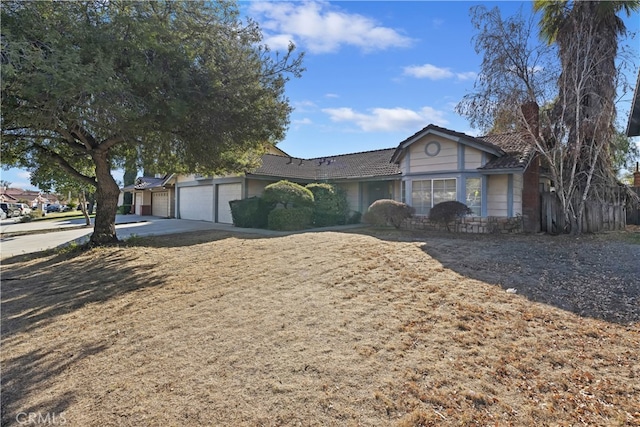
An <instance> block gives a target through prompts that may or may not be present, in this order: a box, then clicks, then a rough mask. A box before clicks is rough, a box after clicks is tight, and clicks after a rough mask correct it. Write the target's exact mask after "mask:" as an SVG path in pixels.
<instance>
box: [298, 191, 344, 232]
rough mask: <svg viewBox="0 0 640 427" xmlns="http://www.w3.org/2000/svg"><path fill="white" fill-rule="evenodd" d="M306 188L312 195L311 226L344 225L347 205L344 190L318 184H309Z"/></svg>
mask: <svg viewBox="0 0 640 427" xmlns="http://www.w3.org/2000/svg"><path fill="white" fill-rule="evenodd" d="M306 188H307V189H309V190H310V191H311V192H312V193H313V199H314V203H313V218H312V221H313V225H315V226H316V227H327V226H330V225H343V224H345V223H346V221H347V214H348V213H349V205H348V203H347V195H346V193H345V192H344V190H342V189H341V188H338V187H336V186H334V185H331V184H318V183H313V184H309V185H307V187H306Z"/></svg>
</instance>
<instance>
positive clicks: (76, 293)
mask: <svg viewBox="0 0 640 427" xmlns="http://www.w3.org/2000/svg"><path fill="white" fill-rule="evenodd" d="M83 255H84V253H78V252H74V253H59V254H57V255H53V256H44V257H43V255H40V256H38V255H35V254H33V255H23V256H19V257H14V258H12V259H11V261H13V262H17V261H18V260H34V262H28V261H26V262H24V263H22V264H20V265H19V266H18V267H12V266H11V263H9V264H7V262H6V260H3V264H4V265H3V272H2V301H1V307H2V326H1V330H2V339H3V340H5V339H7V338H8V337H10V336H12V335H14V334H16V333H20V332H29V331H30V330H31V329H32V328H34V327H37V325H38V324H39V323H40V322H41V321H43V320H47V319H51V318H53V317H56V316H59V315H62V314H66V313H70V312H72V311H74V310H77V309H79V308H81V307H83V306H85V305H87V304H91V303H96V302H104V301H107V300H109V299H111V298H113V297H114V296H118V295H123V294H126V293H128V292H131V291H135V290H137V289H141V288H146V287H151V286H158V285H162V284H164V283H165V281H164V280H163V278H162V277H154V276H153V274H152V271H153V267H155V264H144V263H139V264H137V265H136V266H135V267H127V268H123V267H122V265H123V262H124V261H126V258H125V257H126V255H125V253H124V252H117V251H116V252H114V251H103V252H94V253H93V254H92V256H83Z"/></svg>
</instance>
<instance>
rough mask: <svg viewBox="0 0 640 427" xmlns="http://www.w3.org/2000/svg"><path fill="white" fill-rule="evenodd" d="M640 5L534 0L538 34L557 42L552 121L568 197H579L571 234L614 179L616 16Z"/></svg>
mask: <svg viewBox="0 0 640 427" xmlns="http://www.w3.org/2000/svg"><path fill="white" fill-rule="evenodd" d="M639 8H640V1H639V0H633V1H567V0H564V1H549V0H535V1H534V10H536V11H538V12H541V13H542V17H541V20H540V35H541V37H542V38H543V39H544V40H545V41H546V42H547V43H550V44H551V43H556V44H557V46H558V56H559V59H560V64H561V68H562V73H561V75H560V78H559V80H558V90H559V95H558V98H557V102H556V104H555V106H554V108H553V116H554V117H553V121H554V122H555V123H558V124H561V125H562V126H561V127H562V128H563V132H564V134H563V135H562V137H557V138H555V140H556V141H558V143H563V144H566V150H567V151H566V152H567V153H568V154H567V164H566V167H565V168H564V172H565V173H566V176H565V178H566V182H565V183H564V184H565V185H566V186H567V188H568V189H569V191H568V196H569V199H571V196H573V195H578V196H579V200H580V203H579V206H573V207H572V211H573V215H572V216H571V218H568V219H569V220H570V222H571V223H572V224H573V225H572V231H575V232H579V231H580V226H581V217H582V214H583V212H584V202H585V201H586V200H587V199H588V198H600V199H601V198H602V194H605V193H606V189H607V187H609V186H611V185H613V184H614V183H615V172H614V170H613V167H612V162H611V152H610V144H611V142H612V141H613V139H614V138H613V137H614V135H615V127H614V120H615V115H616V110H615V99H616V86H617V79H618V70H617V68H616V64H615V60H616V57H617V55H618V37H619V36H621V35H624V34H625V33H626V28H625V25H624V22H623V20H622V19H621V18H620V16H618V15H619V14H620V13H621V12H624V13H626V14H627V15H629V14H631V12H633V11H637V10H638V9H639ZM603 141H604V142H606V143H604V144H603ZM603 190H604V191H603ZM568 203H569V204H570V202H568ZM565 212H568V211H565ZM574 227H575V228H576V229H574Z"/></svg>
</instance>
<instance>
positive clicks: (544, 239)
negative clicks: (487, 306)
mask: <svg viewBox="0 0 640 427" xmlns="http://www.w3.org/2000/svg"><path fill="white" fill-rule="evenodd" d="M357 232H358V231H357ZM360 233H365V234H368V235H371V236H373V237H377V238H380V239H383V240H390V241H419V242H424V245H423V246H422V250H423V251H424V252H425V253H427V254H428V255H429V256H430V257H431V258H433V259H435V260H437V261H438V262H440V263H441V264H442V265H443V267H445V268H448V269H451V270H453V271H455V272H457V273H459V274H461V275H463V276H465V277H468V278H471V279H476V280H480V281H482V282H485V283H489V284H495V285H498V286H501V287H502V288H504V289H505V290H507V289H514V290H515V291H516V292H517V294H519V295H523V296H525V297H526V298H528V299H530V300H532V301H536V302H541V303H544V304H549V305H553V306H555V307H557V308H560V309H562V310H566V311H570V312H572V313H575V314H577V315H579V316H582V317H591V318H597V319H601V320H605V321H608V322H612V323H618V324H629V323H633V322H638V321H640V245H637V244H631V243H629V242H628V241H625V238H624V236H622V235H620V236H617V237H616V236H615V235H606V234H601V235H584V236H579V237H576V236H568V235H561V236H550V235H493V234H492V235H486V234H455V233H447V232H406V231H396V230H391V229H378V230H376V229H368V230H362V231H360ZM627 240H628V239H627Z"/></svg>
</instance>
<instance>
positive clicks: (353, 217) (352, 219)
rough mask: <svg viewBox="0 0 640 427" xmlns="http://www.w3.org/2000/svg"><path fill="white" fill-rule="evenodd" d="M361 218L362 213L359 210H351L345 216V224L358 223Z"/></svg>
mask: <svg viewBox="0 0 640 427" xmlns="http://www.w3.org/2000/svg"><path fill="white" fill-rule="evenodd" d="M361 220H362V213H360V212H359V211H351V213H350V214H349V217H348V218H347V224H360V221H361Z"/></svg>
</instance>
